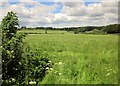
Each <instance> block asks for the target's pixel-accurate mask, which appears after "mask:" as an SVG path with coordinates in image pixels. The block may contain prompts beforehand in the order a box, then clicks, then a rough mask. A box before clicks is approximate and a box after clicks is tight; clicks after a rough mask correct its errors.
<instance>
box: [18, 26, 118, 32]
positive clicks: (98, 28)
mask: <svg viewBox="0 0 120 86" xmlns="http://www.w3.org/2000/svg"><path fill="white" fill-rule="evenodd" d="M19 29H20V30H26V29H28V30H45V33H46V30H62V31H68V32H70V31H73V32H74V33H75V34H79V33H86V32H87V33H89V32H90V34H92V33H91V32H92V31H94V30H95V31H94V32H93V34H98V32H99V34H100V33H101V34H116V33H120V24H111V25H106V26H85V27H65V28H53V27H36V28H27V27H25V26H23V27H21V28H19Z"/></svg>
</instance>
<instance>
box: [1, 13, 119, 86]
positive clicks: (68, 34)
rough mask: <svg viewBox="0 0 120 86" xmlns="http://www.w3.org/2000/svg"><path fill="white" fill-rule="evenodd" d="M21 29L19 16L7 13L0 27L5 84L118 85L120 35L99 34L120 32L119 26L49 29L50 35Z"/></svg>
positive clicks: (41, 31)
mask: <svg viewBox="0 0 120 86" xmlns="http://www.w3.org/2000/svg"><path fill="white" fill-rule="evenodd" d="M18 27H19V21H18V17H17V16H16V13H14V12H12V11H11V12H8V14H7V16H5V17H4V19H3V20H2V23H1V25H0V28H1V30H2V46H1V47H0V48H1V49H2V79H3V81H2V83H3V85H5V86H6V85H9V86H11V85H26V84H27V85H28V84H36V85H37V84H117V83H118V57H117V56H118V45H117V43H118V36H117V35H97V34H105V33H119V29H118V28H116V26H114V25H113V26H112V28H113V29H114V30H112V31H109V29H108V28H110V27H111V26H110V27H107V26H105V27H103V28H101V27H81V28H80V27H79V28H77V27H76V28H75V27H71V28H62V29H59V28H51V27H49V29H48V28H47V29H46V30H47V32H46V33H47V34H36V33H45V30H39V29H41V28H39V27H37V30H31V29H36V28H29V29H30V30H26V29H28V28H26V27H22V29H25V30H21V31H20V30H19V31H17V30H18V29H20V28H18ZM42 29H44V28H43V27H42ZM53 30H56V31H53ZM60 30H64V31H60ZM116 30H117V31H116ZM73 32H74V33H75V34H79V33H88V35H86V34H79V35H75V34H73ZM24 33H28V35H26V34H24ZM31 33H32V34H31ZM63 33H64V34H63ZM89 34H94V35H89Z"/></svg>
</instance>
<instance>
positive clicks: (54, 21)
mask: <svg viewBox="0 0 120 86" xmlns="http://www.w3.org/2000/svg"><path fill="white" fill-rule="evenodd" d="M19 1H20V3H18V4H14V5H10V4H9V3H8V2H4V3H2V5H3V8H2V15H0V19H2V18H3V16H5V15H6V14H7V12H8V11H14V12H16V13H17V14H18V17H19V20H20V25H26V26H44V25H46V26H58V27H62V26H84V25H106V24H111V23H117V18H118V7H117V2H104V1H102V2H100V3H91V4H89V5H88V6H86V5H85V4H84V3H83V1H82V0H81V2H62V3H61V4H62V10H61V13H51V12H53V11H54V10H55V9H56V8H57V6H58V5H57V3H55V4H53V5H44V4H41V3H39V2H37V1H33V0H30V2H28V1H27V0H24V1H23V0H19Z"/></svg>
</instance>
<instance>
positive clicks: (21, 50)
mask: <svg viewBox="0 0 120 86" xmlns="http://www.w3.org/2000/svg"><path fill="white" fill-rule="evenodd" d="M18 26H19V20H18V17H17V16H16V13H14V12H12V11H11V12H8V14H7V16H5V17H4V18H3V20H2V23H1V25H0V28H1V29H2V46H1V47H2V80H3V81H2V84H3V85H5V86H6V85H9V86H10V85H21V84H30V83H29V82H31V81H34V82H35V84H38V82H39V81H41V80H42V79H43V78H44V76H45V74H46V71H47V70H48V69H46V68H50V67H52V63H50V62H49V59H48V56H47V53H44V52H40V51H39V50H34V51H32V50H31V48H30V47H29V46H28V45H27V44H26V43H25V42H24V40H23V39H24V38H25V36H26V35H25V34H23V33H17V28H18ZM43 53H44V54H43Z"/></svg>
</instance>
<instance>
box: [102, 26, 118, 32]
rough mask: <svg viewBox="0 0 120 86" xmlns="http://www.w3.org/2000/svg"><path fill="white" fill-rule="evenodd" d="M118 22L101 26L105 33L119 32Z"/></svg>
mask: <svg viewBox="0 0 120 86" xmlns="http://www.w3.org/2000/svg"><path fill="white" fill-rule="evenodd" d="M119 27H120V24H113V25H107V26H104V27H103V29H102V30H103V31H104V32H105V33H120V28H119Z"/></svg>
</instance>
